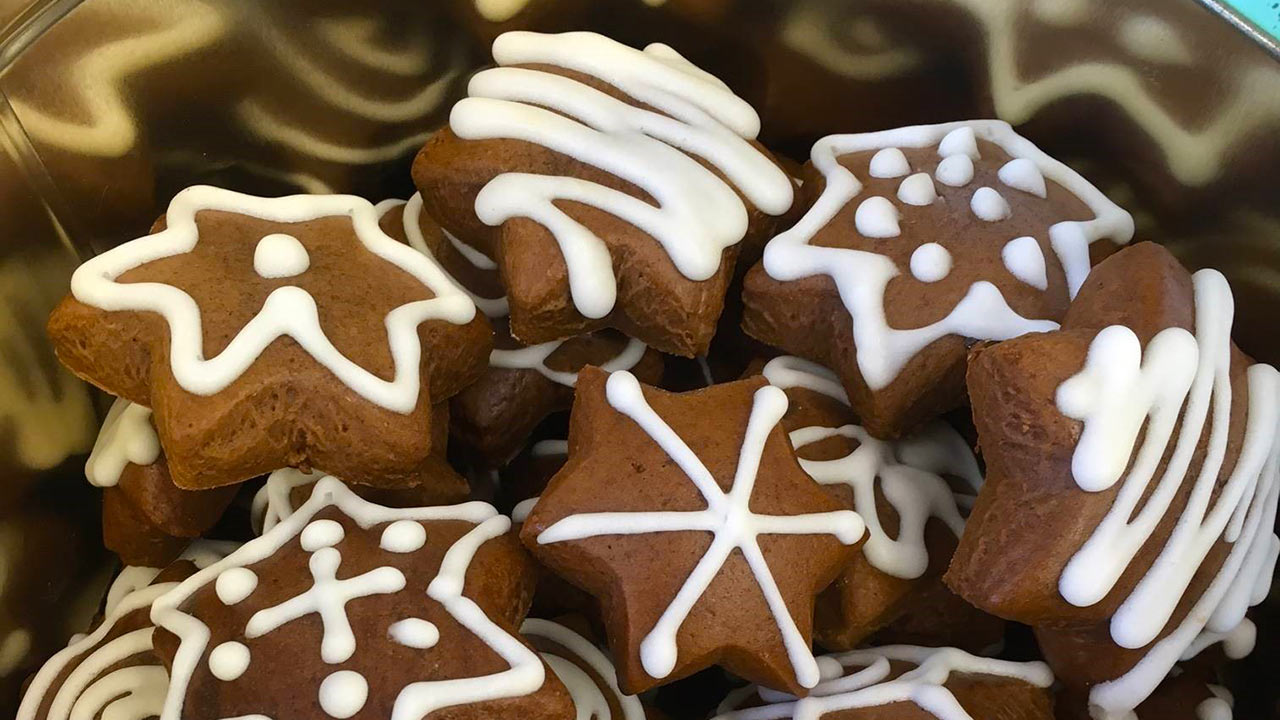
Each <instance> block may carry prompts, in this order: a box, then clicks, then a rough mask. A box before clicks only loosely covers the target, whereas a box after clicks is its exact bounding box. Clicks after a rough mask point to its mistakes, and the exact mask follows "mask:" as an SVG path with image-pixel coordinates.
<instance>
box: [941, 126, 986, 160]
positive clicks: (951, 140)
mask: <svg viewBox="0 0 1280 720" xmlns="http://www.w3.org/2000/svg"><path fill="white" fill-rule="evenodd" d="M938 154H939V155H941V156H942V157H944V158H947V157H952V156H955V155H968V156H969V158H970V159H973V160H977V159H979V158H981V157H982V156H981V155H979V154H978V138H977V136H975V135H974V134H973V128H971V127H969V126H968V125H964V126H961V127H958V128H956V129H955V130H952V131H951V132H949V133H947V134H946V137H944V138H942V142H940V143H938Z"/></svg>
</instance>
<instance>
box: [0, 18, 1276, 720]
mask: <svg viewBox="0 0 1280 720" xmlns="http://www.w3.org/2000/svg"><path fill="white" fill-rule="evenodd" d="M472 2H473V0H436V1H434V2H432V1H430V0H376V1H375V0H366V1H365V2H358V3H353V2H349V0H343V1H341V2H339V1H337V0H270V1H262V0H80V1H77V0H43V1H40V2H23V0H0V23H2V24H3V30H0V131H2V132H0V143H3V149H4V153H3V156H0V203H3V209H2V210H0V218H2V220H0V222H2V223H3V228H4V231H3V232H2V233H0V712H3V711H4V710H6V709H11V708H12V707H14V706H16V701H17V697H18V691H19V687H20V684H21V682H22V680H23V679H24V678H25V676H26V675H27V673H28V672H29V671H30V670H32V669H33V667H35V666H36V665H37V664H38V663H39V661H40V660H41V658H42V657H45V656H47V655H48V654H49V653H50V652H52V651H53V650H55V649H56V648H58V647H60V646H61V645H62V644H63V643H65V641H66V640H67V638H68V636H69V635H70V634H71V633H72V632H76V631H79V630H82V629H83V628H84V626H85V624H86V622H87V621H88V618H89V617H90V616H91V615H92V614H93V612H94V611H95V609H96V603H97V601H98V596H97V593H99V592H100V591H101V588H102V586H103V583H104V582H105V579H106V577H107V574H108V573H109V572H110V565H109V564H108V561H107V559H106V558H105V557H104V553H103V551H102V548H101V542H100V540H99V536H98V533H99V530H98V528H97V525H96V522H97V521H96V516H97V500H96V498H95V497H94V495H93V493H92V492H90V490H89V488H88V487H87V485H86V484H85V483H84V482H83V478H82V463H83V456H84V453H86V452H87V450H88V448H89V446H90V445H91V444H92V440H93V436H94V431H95V428H96V424H97V418H98V417H100V415H99V412H100V411H101V410H103V409H104V405H103V403H102V402H101V398H100V397H95V395H94V394H93V393H91V392H90V391H89V390H88V389H87V388H86V386H84V385H83V384H81V383H80V382H79V381H77V380H75V379H73V378H71V377H70V376H69V375H68V374H67V373H66V372H65V371H63V370H61V369H60V368H59V366H58V365H57V363H56V362H55V360H54V358H53V355H52V352H51V350H50V348H49V346H48V343H47V341H46V340H45V338H44V334H43V326H44V320H45V318H46V317H47V314H48V312H49V310H50V309H51V308H52V306H53V304H54V303H56V302H57V300H58V299H59V298H60V297H61V295H62V294H63V293H64V292H65V291H66V287H67V280H68V278H69V275H70V272H71V270H72V269H73V268H74V266H75V265H76V263H77V262H78V258H83V257H85V256H87V255H88V254H91V253H93V252H95V251H100V250H102V249H104V248H107V247H110V246H113V245H115V244H118V243H119V242H122V241H124V240H126V239H128V238H131V237H134V236H137V235H139V234H142V233H144V232H145V231H146V230H147V228H148V227H149V225H150V224H151V222H152V220H153V219H154V218H155V217H156V216H157V215H158V214H159V213H160V212H161V211H162V209H163V207H164V205H165V204H166V203H167V200H168V198H169V197H170V196H171V195H172V194H173V193H174V192H175V191H176V190H178V189H180V188H182V187H184V186H186V185H190V184H194V183H214V184H221V185H227V186H231V187H235V188H237V189H242V190H246V191H249V192H256V193H262V194H282V193H288V192H298V191H305V192H326V191H331V190H339V191H343V192H353V193H356V194H360V195H364V196H366V197H369V198H372V199H374V200H377V199H381V198H383V197H391V196H398V197H403V196H405V195H406V194H407V193H408V192H409V191H410V181H409V175H408V165H409V161H410V159H411V158H412V156H413V153H414V152H415V151H416V150H417V148H418V147H419V146H420V145H421V143H422V141H423V139H424V138H425V137H426V134H427V133H429V132H430V131H431V130H432V129H433V128H434V127H437V126H439V125H440V124H441V123H442V122H443V121H444V118H445V116H446V113H447V111H448V108H449V106H450V104H451V102H452V101H453V100H454V99H456V98H457V97H458V96H459V95H460V94H461V93H462V91H463V89H464V85H465V81H466V78H467V76H468V73H469V72H470V71H471V70H472V69H473V68H476V67H479V66H480V65H482V64H483V63H484V62H485V60H486V45H487V42H488V40H490V39H491V38H492V37H493V36H494V35H495V34H496V33H497V32H498V31H500V30H501V29H505V28H508V27H531V28H536V29H542V30H559V29H570V28H590V29H596V30H599V31H601V32H604V33H606V34H609V35H612V36H614V37H617V38H619V39H621V40H624V41H626V42H629V43H632V44H643V43H647V42H652V41H655V40H660V41H664V42H667V43H670V44H672V45H673V46H675V47H677V48H678V49H680V50H681V51H682V52H684V53H685V54H687V55H688V56H689V57H690V58H691V59H693V60H694V61H695V62H698V63H700V64H702V65H703V66H704V67H706V68H708V69H709V70H712V71H713V72H716V73H717V74H719V75H720V76H721V77H723V78H724V79H725V80H726V81H727V82H729V84H730V85H732V86H734V88H735V89H736V90H738V92H739V93H740V94H742V95H743V96H744V97H746V98H748V99H749V100H751V101H752V102H753V103H754V104H755V105H756V107H757V108H759V109H760V111H761V115H762V117H763V120H764V128H765V132H764V136H763V140H764V141H765V142H766V143H767V144H770V145H771V146H773V147H775V148H777V149H778V150H779V151H781V152H784V153H787V154H790V155H791V156H792V157H794V158H795V159H798V160H803V159H804V158H805V156H806V155H807V148H808V146H809V144H810V143H811V142H812V141H813V140H814V139H816V138H817V137H819V136H820V135H822V134H826V133H830V132H849V131H862V130H871V129H879V128H885V127H892V126H896V125H903V124H909V123H922V122H936V121H942V120H947V119H957V118H964V117H977V116H996V117H1001V118H1003V119H1006V120H1009V121H1010V122H1012V123H1014V124H1015V125H1018V126H1019V130H1020V131H1021V132H1023V133H1024V134H1026V135H1028V136H1029V137H1031V138H1032V139H1033V140H1035V141H1036V142H1037V143H1039V144H1040V145H1041V146H1042V147H1044V148H1045V149H1046V150H1048V151H1049V152H1050V153H1052V154H1055V155H1057V156H1058V157H1060V158H1062V159H1064V160H1066V161H1067V162H1069V163H1070V164H1072V165H1073V166H1075V167H1077V168H1078V169H1080V170H1081V171H1082V172H1083V173H1084V174H1085V175H1086V176H1088V177H1090V178H1091V179H1093V180H1094V181H1095V182H1097V183H1098V184H1099V185H1100V186H1101V187H1102V188H1103V189H1104V190H1106V191H1107V192H1108V193H1109V194H1110V195H1111V197H1112V198H1114V199H1115V200H1117V201H1118V202H1120V203H1121V204H1123V205H1125V206H1126V207H1127V208H1128V209H1129V210H1131V211H1132V212H1133V214H1134V215H1135V217H1136V218H1137V220H1138V235H1139V237H1140V238H1143V239H1152V240H1157V241H1159V242H1162V243H1165V244H1167V245H1169V246H1170V247H1171V248H1173V249H1174V250H1175V252H1176V253H1177V254H1178V255H1179V256H1180V257H1181V258H1182V259H1183V260H1184V261H1185V262H1186V263H1187V264H1188V265H1190V266H1192V267H1203V266H1213V267H1217V268H1219V269H1221V270H1222V271H1223V272H1225V273H1226V274H1227V276H1228V277H1229V279H1230V280H1231V282H1232V285H1233V286H1234V288H1235V291H1236V306H1237V329H1236V336H1237V340H1238V342H1239V343H1240V344H1241V345H1242V346H1243V347H1244V348H1245V349H1246V350H1247V351H1249V352H1251V353H1253V354H1255V355H1256V356H1257V357H1258V358H1259V359H1262V360H1266V361H1270V362H1277V361H1280V333H1277V332H1276V324H1275V320H1274V317H1275V314H1276V312H1277V310H1278V309H1280V60H1278V59H1277V58H1278V57H1280V51H1278V50H1277V46H1276V44H1275V41H1274V39H1272V38H1270V37H1269V36H1267V35H1265V34H1263V33H1262V32H1260V31H1259V30H1258V29H1257V28H1255V27H1253V26H1251V25H1250V24H1249V23H1248V22H1247V21H1245V20H1243V19H1242V18H1240V17H1238V16H1236V15H1235V14H1234V13H1233V12H1232V11H1230V10H1229V9H1228V8H1227V7H1226V6H1225V5H1224V4H1222V3H1220V2H1217V1H1216V0H1204V2H1203V3H1200V2H1196V0H1123V1H1121V0H862V1H855V0H609V1H607V2H606V1H603V0H601V1H597V2H591V0H524V2H520V0H515V1H514V3H512V2H508V3H496V2H493V0H489V1H488V2H487V3H486V2H483V0H481V4H480V7H481V8H482V9H485V8H487V9H488V10H489V11H492V10H493V9H494V8H497V7H499V6H502V5H508V6H510V8H516V9H520V11H519V12H518V13H517V14H516V15H514V17H512V18H510V19H508V20H505V21H504V22H501V23H493V22H489V21H487V20H486V19H485V18H484V17H483V16H482V13H480V12H479V11H478V10H477V5H474V4H472ZM521 8H522V9H521ZM1277 616H1280V612H1277V611H1276V610H1275V608H1274V602H1273V605H1272V609H1271V611H1270V618H1271V621H1270V624H1269V625H1268V624H1267V623H1266V622H1265V621H1262V622H1259V623H1258V624H1259V627H1260V628H1261V630H1262V633H1263V638H1262V640H1261V642H1260V647H1259V650H1258V651H1257V652H1256V653H1255V655H1254V656H1253V660H1252V661H1251V665H1246V666H1244V667H1243V669H1242V670H1241V671H1240V672H1241V676H1240V677H1241V679H1242V680H1246V681H1248V680H1249V679H1250V678H1252V679H1253V683H1252V685H1251V684H1250V683H1248V682H1246V683H1244V684H1245V685H1246V686H1250V685H1251V686H1253V687H1259V688H1270V686H1269V685H1267V684H1266V683H1265V682H1264V681H1263V680H1262V679H1261V678H1262V677H1263V675H1262V674H1261V673H1262V668H1274V667H1275V666H1276V662H1277V660H1278V659H1280V658H1278V657H1277V656H1278V655H1280V648H1278V647H1277V645H1280V641H1278V640H1277V634H1278V633H1280V617H1277ZM1268 631H1269V633H1270V634H1269V635H1268ZM1250 668H1252V670H1251V669H1250ZM1250 673H1253V674H1252V675H1251V674H1250ZM1266 694H1268V693H1267V692H1265V691H1264V692H1262V693H1257V698H1255V701H1257V702H1259V703H1263V702H1265V701H1264V700H1263V696H1265V695H1266ZM1244 695H1245V696H1244V697H1242V699H1241V703H1242V705H1241V709H1240V710H1239V711H1238V716H1241V717H1251V718H1252V717H1265V716H1266V713H1268V712H1272V711H1275V709H1274V708H1265V707H1264V706H1263V705H1262V704H1256V705H1249V703H1250V702H1251V700H1250V698H1249V694H1248V693H1247V692H1246V693H1245V694H1244ZM1278 717H1280V716H1278Z"/></svg>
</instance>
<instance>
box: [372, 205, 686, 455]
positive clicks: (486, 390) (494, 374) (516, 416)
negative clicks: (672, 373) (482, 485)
mask: <svg viewBox="0 0 1280 720" xmlns="http://www.w3.org/2000/svg"><path fill="white" fill-rule="evenodd" d="M378 209H379V210H381V211H383V213H384V214H383V221H382V227H383V229H384V230H385V231H386V233H387V234H388V235H390V236H392V237H394V238H396V239H398V240H401V241H402V242H406V243H408V244H409V245H411V246H412V247H413V248H414V249H416V250H418V251H420V252H423V253H426V254H428V255H430V256H432V257H434V258H435V259H436V260H437V261H438V262H439V263H440V265H441V267H443V268H444V269H445V270H446V271H448V272H449V274H450V275H451V276H452V277H454V278H457V279H458V282H459V284H460V285H461V286H462V288H463V289H464V290H466V291H467V293H468V294H470V295H471V297H472V299H473V300H474V301H475V303H476V306H477V307H478V308H480V310H481V312H483V313H485V315H487V316H488V317H489V320H490V321H491V322H492V323H493V326H494V331H495V337H494V345H495V348H494V349H493V351H491V352H490V353H489V369H488V370H487V371H486V372H485V373H484V375H482V376H481V377H480V379H479V380H477V381H476V382H475V383H473V384H472V385H470V386H468V387H467V388H466V389H464V390H463V391H462V392H460V393H458V394H457V395H455V396H454V397H453V399H452V400H451V401H450V405H451V409H452V419H453V423H452V432H453V434H454V436H455V437H456V438H457V439H458V440H459V441H460V442H461V443H462V444H463V445H464V446H465V447H466V448H467V449H468V450H469V451H470V453H469V454H470V457H471V459H472V461H473V462H474V463H477V464H480V465H483V466H487V467H496V466H501V465H505V464H506V463H507V462H508V461H509V460H510V459H511V458H512V457H513V456H514V455H515V454H516V453H517V452H519V450H520V448H521V447H523V446H524V444H525V441H526V440H527V439H528V437H529V434H530V433H531V432H533V429H534V428H535V427H536V426H537V425H538V423H540V422H542V421H543V420H545V419H546V418H547V416H548V415H550V414H552V413H554V412H558V411H563V410H568V409H569V406H570V405H571V404H572V403H573V386H574V384H575V383H576V382H577V380H578V371H579V370H581V369H582V368H583V367H586V366H587V365H596V366H599V367H602V368H604V369H606V370H630V371H632V372H634V373H635V374H636V375H637V376H638V377H640V378H641V379H642V380H644V381H645V382H657V381H658V380H659V378H660V377H661V376H662V368H663V363H662V357H661V356H660V355H659V354H658V353H657V352H656V351H654V350H652V349H649V348H648V347H646V346H645V344H644V343H642V342H640V341H639V340H635V339H631V338H628V337H626V336H624V335H622V334H621V333H619V332H617V331H615V330H600V331H596V332H593V333H587V334H585V335H580V336H578V337H574V338H569V339H567V340H553V341H551V342H546V343H542V344H539V345H533V346H528V347H526V346H523V345H521V344H520V343H519V342H517V341H516V340H515V339H514V338H513V337H511V333H510V331H509V328H508V324H507V319H506V315H507V312H508V310H507V299H506V296H505V291H504V290H503V288H502V283H501V280H500V278H499V277H498V271H497V268H496V267H495V266H494V265H493V263H492V262H490V261H488V259H487V258H485V257H483V256H481V255H478V254H476V253H475V252H474V251H472V250H471V249H470V248H469V247H468V246H466V245H463V244H462V243H461V242H460V241H458V239H457V238H455V237H453V236H452V235H449V234H448V233H446V232H445V231H444V230H442V229H441V228H440V226H439V225H438V224H436V222H435V221H433V220H432V219H431V218H430V217H428V216H427V214H426V213H424V212H423V211H422V196H421V195H414V196H413V197H412V198H410V199H409V201H408V202H405V203H402V202H399V201H395V200H389V201H385V202H382V203H379V204H378Z"/></svg>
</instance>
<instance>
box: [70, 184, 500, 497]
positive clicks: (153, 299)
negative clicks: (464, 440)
mask: <svg viewBox="0 0 1280 720" xmlns="http://www.w3.org/2000/svg"><path fill="white" fill-rule="evenodd" d="M49 334H50V336H51V337H52V339H53V342H54V346H55V349H56V350H57V353H58V357H59V359H61V360H62V362H63V363H64V364H66V365H67V366H68V367H70V368H71V369H72V370H73V371H74V372H75V373H76V374H78V375H80V376H81V377H83V378H85V379H86V380H89V381H90V382H92V383H93V384H95V385H98V386H99V387H102V388H103V389H105V390H107V391H108V392H111V393H113V394H115V395H118V396H120V397H124V398H126V399H128V400H130V401H132V402H136V403H138V404H141V405H144V406H147V407H150V408H152V409H153V410H154V421H155V425H156V429H157V431H158V433H159V436H160V439H161V442H162V444H163V445H164V448H165V451H166V459H167V460H168V464H169V471H170V473H171V474H172V476H173V480H174V482H175V483H177V485H178V486H179V487H183V488H187V489H204V488H210V487H217V486H221V485H229V484H232V483H236V482H240V481H242V480H246V479H248V478H250V477H253V476H255V475H260V474H263V473H266V472H270V471H272V470H276V469H278V468H281V467H320V468H324V469H325V470H326V471H328V472H335V473H341V474H343V475H344V476H345V477H347V478H348V479H349V480H351V481H353V482H361V483H364V484H368V485H381V486H397V485H403V484H406V483H409V482H411V479H412V478H413V477H414V476H415V474H416V473H418V472H420V471H421V469H422V468H423V466H424V465H425V464H427V463H428V462H429V458H430V451H431V443H430V437H431V435H430V431H431V428H430V424H431V423H430V415H431V405H432V402H439V401H443V400H445V399H447V398H448V397H450V396H451V395H453V394H455V393H456V392H457V391H458V390H460V389H461V388H462V387H464V386H465V385H466V384H468V383H469V382H471V381H473V380H474V379H475V378H476V377H478V375H479V373H480V372H482V370H483V364H484V357H485V356H486V355H487V353H488V350H489V329H488V324H487V322H486V321H485V320H484V318H483V317H477V314H476V312H475V305H474V304H473V303H472V302H471V300H470V299H469V298H468V297H467V296H466V294H465V293H464V292H463V291H462V290H461V289H460V288H458V287H457V285H455V284H454V283H453V282H452V281H451V280H450V279H449V277H448V275H447V274H446V273H445V272H444V271H443V270H441V269H440V267H439V266H438V265H436V264H435V262H434V261H432V260H431V258H428V257H425V256H423V255H421V254H420V253H417V252H414V251H413V250H412V249H410V248H407V247H405V246H404V245H402V244H400V243H398V242H396V241H394V240H392V239H391V238H389V237H387V235H386V234H385V233H383V232H382V231H381V230H380V229H379V227H378V216H377V213H376V212H375V211H374V208H373V206H372V205H371V204H369V203H368V202H366V201H365V200H362V199H360V198H356V197H352V196H347V195H313V196H302V195H295V196H290V197H283V198H259V197H252V196H248V195H242V194H239V193H235V192H231V191H229V190H221V189H218V188H212V187H206V186H197V187H191V188H187V189H186V190H183V191H182V192H181V193H179V194H178V195H177V196H175V197H174V199H173V201H172V203H170V205H169V211H168V213H167V215H166V216H165V218H164V220H162V221H161V222H160V223H158V227H157V232H156V233H154V234H152V235H148V236H146V237H143V238H139V239H137V240H133V241H131V242H128V243H125V244H124V245H121V246H119V247H117V248H115V249H113V250H110V251H108V252H106V253H103V254H102V255H99V256H98V257H95V258H93V259H91V260H89V261H88V262H86V263H84V264H83V265H81V266H80V268H79V269H78V270H77V271H76V273H75V274H74V275H73V277H72V280H71V295H70V296H68V297H67V298H66V299H64V300H63V302H62V303H61V304H60V305H59V306H58V307H57V308H56V309H55V310H54V312H53V315H52V317H51V318H50V319H49Z"/></svg>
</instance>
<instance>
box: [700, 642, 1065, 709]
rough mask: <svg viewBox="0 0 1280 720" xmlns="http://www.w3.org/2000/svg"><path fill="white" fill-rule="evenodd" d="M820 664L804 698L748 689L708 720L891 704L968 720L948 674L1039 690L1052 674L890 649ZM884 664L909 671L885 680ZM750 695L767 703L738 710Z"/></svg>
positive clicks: (953, 654)
mask: <svg viewBox="0 0 1280 720" xmlns="http://www.w3.org/2000/svg"><path fill="white" fill-rule="evenodd" d="M822 659H823V660H826V661H828V662H826V663H824V670H825V672H824V673H823V676H822V682H821V683H819V684H818V685H817V686H816V687H814V688H813V689H812V691H811V692H810V694H809V696H808V697H805V698H800V699H797V698H795V697H792V696H789V695H786V694H783V693H778V692H776V691H771V690H768V689H766V688H759V687H757V688H748V689H747V691H746V692H742V693H738V694H736V695H734V696H731V697H729V698H726V701H725V702H724V703H722V704H721V706H720V708H719V709H718V710H717V715H716V717H715V718H714V720H783V719H784V718H794V719H795V720H819V719H820V718H822V717H823V716H825V715H828V714H831V713H840V712H843V711H847V710H856V709H859V708H874V707H881V706H884V705H890V704H893V703H910V704H912V705H914V706H915V707H917V708H919V709H920V710H922V711H924V712H925V713H927V714H928V715H929V716H931V717H934V718H937V720H974V719H973V717H972V716H970V715H969V713H968V712H966V711H965V709H964V708H963V707H962V706H961V705H960V702H959V701H958V700H957V699H956V697H955V696H954V695H952V694H951V691H950V690H948V689H947V688H946V687H945V683H946V682H947V680H948V679H949V678H950V677H951V676H952V674H964V675H991V676H996V677H1002V678H1009V679H1013V680H1020V681H1022V682H1025V683H1027V684H1029V685H1032V686H1035V687H1039V688H1048V687H1049V686H1050V685H1052V684H1053V673H1052V672H1050V670H1049V666H1048V665H1045V664H1044V663H1042V662H1022V663H1019V662H1009V661H1007V660H993V659H988V658H982V657H976V656H974V655H970V654H969V653H967V652H964V651H963V650H958V649H956V648H924V647H915V646H911V645H890V646H886V647H879V648H869V649H866V650H854V651H852V652H847V653H842V654H839V655H831V656H827V657H825V658H822ZM832 661H833V662H832ZM890 662H893V663H900V664H908V665H913V666H914V667H912V668H911V669H910V670H908V671H907V672H905V673H903V674H901V675H899V676H897V677H894V678H892V679H891V677H890V676H891V675H892V669H891V666H890ZM846 673H848V674H846ZM753 694H758V695H759V697H760V698H761V699H762V700H764V701H765V703H767V704H765V705H762V706H760V707H752V708H744V709H738V706H739V705H740V704H741V703H742V701H743V700H745V699H747V698H749V697H750V696H751V695H753Z"/></svg>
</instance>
